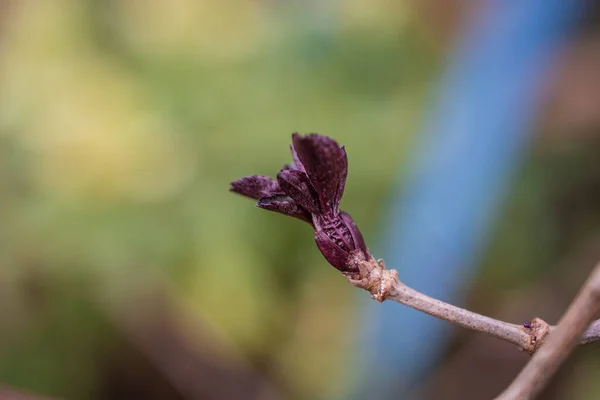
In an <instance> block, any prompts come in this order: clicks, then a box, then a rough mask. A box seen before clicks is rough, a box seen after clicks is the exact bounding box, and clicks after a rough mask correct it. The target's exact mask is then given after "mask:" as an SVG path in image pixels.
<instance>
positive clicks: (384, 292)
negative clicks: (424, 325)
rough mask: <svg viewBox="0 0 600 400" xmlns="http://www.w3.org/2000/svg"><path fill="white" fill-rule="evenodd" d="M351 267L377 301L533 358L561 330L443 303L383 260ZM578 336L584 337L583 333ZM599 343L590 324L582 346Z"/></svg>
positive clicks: (353, 261) (598, 331) (355, 260)
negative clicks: (401, 277)
mask: <svg viewBox="0 0 600 400" xmlns="http://www.w3.org/2000/svg"><path fill="white" fill-rule="evenodd" d="M348 263H349V266H350V267H352V269H356V268H358V270H359V271H360V272H359V273H358V274H357V275H355V276H352V275H348V276H347V278H348V281H349V282H350V283H351V284H352V285H354V286H356V287H359V288H362V289H365V290H367V291H368V292H370V293H371V297H373V298H374V299H375V300H377V301H379V302H382V301H384V300H393V301H397V302H398V303H401V304H404V305H406V306H409V307H411V308H414V309H415V310H418V311H421V312H424V313H426V314H429V315H432V316H434V317H436V318H439V319H443V320H445V321H448V322H450V323H452V324H455V325H458V326H461V327H463V328H467V329H470V330H473V331H475V332H480V333H483V334H486V335H489V336H492V337H495V338H497V339H501V340H504V341H506V342H509V343H512V344H514V345H516V346H518V347H519V348H520V349H522V350H524V351H527V352H528V353H529V354H533V353H534V352H535V351H536V350H537V349H538V348H539V347H540V346H541V345H542V343H544V341H545V339H546V337H549V335H548V334H549V333H550V332H554V331H555V330H556V329H558V328H557V327H552V326H550V325H549V324H548V323H546V322H545V321H543V320H542V319H540V318H534V319H533V320H532V321H531V322H527V323H525V324H524V325H515V324H511V323H508V322H504V321H500V320H497V319H494V318H490V317H486V316H484V315H481V314H477V313H474V312H471V311H468V310H465V309H464V308H460V307H456V306H453V305H451V304H448V303H444V302H443V301H440V300H437V299H434V298H432V297H429V296H427V295H425V294H423V293H421V292H419V291H417V290H415V289H412V288H410V287H408V286H407V285H405V284H404V283H402V282H401V281H400V280H399V279H398V272H397V271H396V270H393V269H392V270H389V269H386V267H385V264H384V262H383V260H378V261H376V260H375V259H374V258H370V259H368V260H366V259H365V258H364V256H362V254H359V253H355V254H352V255H351V257H350V259H349V261H348ZM588 322H589V321H588ZM579 334H580V336H581V331H579ZM598 340H600V320H599V321H596V322H594V323H593V324H591V325H590V326H589V328H588V330H587V331H586V332H585V333H584V334H583V335H582V336H581V344H588V343H592V342H595V341H598Z"/></svg>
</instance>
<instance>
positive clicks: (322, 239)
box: [315, 231, 351, 272]
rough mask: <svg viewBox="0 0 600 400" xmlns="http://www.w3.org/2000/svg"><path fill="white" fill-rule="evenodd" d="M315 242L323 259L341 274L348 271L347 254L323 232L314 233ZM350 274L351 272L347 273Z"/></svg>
mask: <svg viewBox="0 0 600 400" xmlns="http://www.w3.org/2000/svg"><path fill="white" fill-rule="evenodd" d="M315 242H316V243H317V247H318V248H319V250H320V251H321V254H323V257H325V259H326V260H327V261H328V262H329V264H331V265H333V266H334V267H335V268H337V269H338V270H340V271H342V272H346V271H348V268H347V266H346V261H347V260H348V252H347V251H345V250H344V249H342V248H341V247H340V246H338V245H337V244H335V243H334V242H333V240H331V238H330V237H329V236H327V234H326V233H325V232H323V231H317V232H315ZM349 272H351V271H349Z"/></svg>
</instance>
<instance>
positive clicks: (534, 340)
mask: <svg viewBox="0 0 600 400" xmlns="http://www.w3.org/2000/svg"><path fill="white" fill-rule="evenodd" d="M521 329H522V330H523V332H525V333H526V334H527V335H529V340H528V341H527V343H526V345H525V346H524V347H523V350H525V351H526V352H528V353H529V354H533V353H535V351H536V350H537V349H538V348H539V347H540V346H541V345H542V344H543V343H544V341H545V340H546V338H547V337H548V334H549V333H550V325H549V324H548V323H547V322H546V321H544V320H543V319H541V318H537V317H536V318H534V319H532V320H531V321H527V322H525V323H524V324H523V327H522V328H521Z"/></svg>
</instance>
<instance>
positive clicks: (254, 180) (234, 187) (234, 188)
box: [229, 175, 284, 200]
mask: <svg viewBox="0 0 600 400" xmlns="http://www.w3.org/2000/svg"><path fill="white" fill-rule="evenodd" d="M229 191H231V192H234V193H238V194H241V195H242V196H246V197H250V198H251V199H254V200H259V199H261V198H263V197H269V196H276V195H282V194H284V193H283V191H281V188H280V187H279V184H278V183H277V181H276V180H275V179H273V178H270V177H268V176H262V175H253V176H246V177H244V178H240V179H236V180H235V181H233V182H231V187H230V188H229Z"/></svg>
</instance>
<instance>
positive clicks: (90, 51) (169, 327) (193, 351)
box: [0, 0, 600, 399]
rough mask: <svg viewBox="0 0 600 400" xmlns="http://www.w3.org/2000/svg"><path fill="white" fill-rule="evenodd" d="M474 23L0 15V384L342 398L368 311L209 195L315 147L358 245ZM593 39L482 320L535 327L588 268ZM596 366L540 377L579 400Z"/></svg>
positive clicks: (479, 292) (303, 229)
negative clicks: (450, 57) (295, 141)
mask: <svg viewBox="0 0 600 400" xmlns="http://www.w3.org/2000/svg"><path fill="white" fill-rule="evenodd" d="M475 3H477V2H475V1H471V2H469V1H462V2H459V1H455V2H448V5H444V6H440V7H433V6H431V4H432V2H431V1H427V2H423V4H419V5H416V4H415V3H411V2H393V1H385V0H377V1H373V0H371V1H367V0H352V1H348V2H341V3H339V4H335V7H336V12H335V13H332V12H331V11H330V10H329V9H328V7H334V3H333V2H323V3H319V2H311V4H310V7H307V6H306V5H303V6H300V5H299V4H297V3H294V2H285V1H274V0H273V1H262V2H261V1H236V2H232V1H211V0H202V1H193V0H175V1H167V0H146V1H140V0H124V1H116V0H110V1H102V0H85V1H76V0H45V1H32V0H29V1H21V2H0V7H1V9H0V15H1V18H0V21H1V29H0V227H1V229H0V238H1V239H0V382H2V384H4V385H8V386H12V387H17V388H22V389H26V390H29V391H31V392H36V393H39V394H42V395H47V396H51V397H56V398H65V399H137V398H140V399H141V398H143V399H178V398H190V399H197V398H210V399H217V398H222V399H227V398H265V399H269V398H298V399H309V398H333V397H335V396H343V394H344V393H345V391H347V390H348V387H350V386H351V385H352V380H351V377H352V375H351V371H352V369H353V367H352V363H353V362H355V360H352V359H351V357H350V356H349V354H351V351H350V350H351V349H352V348H353V345H354V344H355V340H356V329H355V327H356V322H357V318H358V315H359V312H358V311H357V308H356V305H357V304H358V301H359V299H360V298H359V296H361V295H362V296H364V295H365V294H364V293H359V292H358V291H357V290H356V289H354V288H352V287H350V286H349V285H348V284H347V283H346V282H345V279H342V278H341V277H340V275H339V274H338V273H337V272H336V271H335V270H334V269H333V268H330V267H329V266H328V265H327V264H326V262H325V261H324V260H323V259H322V257H321V255H320V254H319V252H318V251H317V249H316V248H315V246H314V243H313V239H312V235H311V232H310V229H309V228H308V227H307V226H305V224H301V223H299V222H297V221H293V220H289V219H288V218H282V217H281V216H279V215H274V214H273V215H272V214H271V213H266V212H263V211H261V210H258V209H256V208H255V207H253V204H252V202H250V201H248V200H245V199H242V198H240V197H238V196H234V195H232V194H230V193H229V192H228V184H229V182H230V181H231V180H233V179H235V178H238V177H241V176H244V175H249V174H264V175H271V176H273V175H274V174H275V173H276V172H277V171H278V169H279V168H280V167H281V166H282V165H283V164H285V163H287V162H289V160H290V155H289V151H288V144H289V142H290V135H291V133H292V132H294V131H299V132H320V133H323V134H326V135H329V136H332V137H334V138H335V139H336V140H338V141H339V142H340V143H341V144H344V145H346V149H347V151H348V157H349V160H350V171H349V180H348V183H347V186H346V195H345V198H344V200H343V204H342V206H343V208H344V209H346V210H348V211H350V212H351V213H352V216H353V217H354V219H355V220H356V222H357V223H358V225H359V226H360V227H361V230H362V231H363V233H364V234H365V237H366V238H367V242H368V243H371V247H373V246H375V244H376V243H377V228H378V226H379V223H380V221H381V220H382V218H385V216H384V215H382V213H383V206H384V204H385V198H386V196H387V195H388V194H389V192H390V188H391V184H392V182H393V181H394V180H395V179H396V178H397V177H398V175H399V173H400V172H401V170H402V168H403V160H404V159H405V157H406V155H407V154H408V152H409V151H410V149H411V145H412V143H413V142H414V139H415V138H414V136H413V135H414V134H413V133H414V132H415V131H416V130H417V128H418V127H419V124H420V119H421V117H422V116H423V115H424V112H425V111H426V109H427V107H426V106H427V104H428V103H427V101H428V100H430V98H431V93H432V87H434V85H435V81H436V79H437V75H438V74H437V71H438V70H439V68H440V67H441V66H443V62H441V61H440V60H443V56H444V54H445V49H446V48H447V45H448V43H449V42H450V41H451V39H452V37H453V35H454V34H455V32H456V30H457V29H458V27H459V26H460V24H459V20H460V16H463V15H465V14H466V13H468V12H469V10H471V9H472V7H474V4H475ZM592 26H595V25H593V24H592ZM595 37H596V36H594V35H593V31H592V33H587V31H586V36H585V37H584V36H582V38H584V39H582V40H581V43H580V42H577V43H574V44H573V45H572V46H571V47H569V48H567V49H566V50H565V56H564V62H562V63H561V64H560V68H557V72H556V74H555V76H554V77H553V80H552V82H553V83H552V84H550V85H549V87H550V89H549V90H548V94H547V98H548V100H547V106H546V107H545V110H544V112H543V115H542V117H541V118H540V121H541V122H540V128H539V131H540V133H539V137H540V138H543V140H539V141H537V143H536V145H535V148H534V150H533V152H532V155H531V157H530V159H529V160H528V161H527V162H526V164H525V165H524V166H523V168H522V169H521V172H520V176H519V177H518V179H517V182H516V183H515V187H514V189H513V191H512V195H511V199H510V200H509V201H508V205H507V207H506V210H505V215H504V216H503V218H502V223H501V224H500V226H499V227H498V230H497V233H496V235H495V240H494V243H493V244H492V246H491V248H490V250H489V252H488V253H489V254H488V257H487V261H486V263H485V265H484V266H483V269H482V272H481V275H480V277H479V278H478V279H477V280H476V281H475V282H473V284H472V295H471V296H470V298H471V300H470V301H471V306H472V307H473V308H476V309H477V310H478V311H489V312H497V311H498V310H499V309H501V310H504V311H503V312H504V314H505V316H506V319H510V320H513V321H517V322H518V321H520V319H523V320H525V319H529V318H531V317H533V316H534V315H538V314H543V313H546V314H544V315H543V316H544V317H546V316H547V318H548V319H549V320H550V321H552V318H556V317H558V316H559V315H560V312H561V310H562V309H564V307H565V306H566V304H568V302H569V300H570V298H571V296H572V295H573V294H574V293H575V291H576V290H577V288H578V286H579V284H580V282H582V280H583V278H584V277H585V276H586V274H587V271H588V270H589V268H591V266H592V265H593V263H594V261H595V258H594V257H597V256H598V255H600V252H599V251H598V249H599V248H600V202H599V200H600V187H599V183H600V168H599V166H600V161H599V160H598V157H597V154H598V148H599V147H598V140H597V139H596V137H597V132H598V125H599V124H598V116H599V115H600V110H598V103H600V101H598V100H599V99H598V96H599V95H598V93H600V91H594V90H593V88H598V87H599V86H598V82H597V79H598V78H597V77H596V76H595V75H594V74H592V73H589V74H588V80H587V81H586V80H585V79H584V78H582V77H581V75H585V74H578V77H579V78H578V79H580V81H581V80H583V82H580V81H577V85H578V86H576V87H574V85H575V83H573V81H572V80H571V79H568V77H570V76H572V68H577V67H579V68H586V69H585V71H588V70H590V71H594V70H596V71H597V69H595V68H600V62H599V60H598V57H597V56H595V57H592V56H589V54H590V52H589V51H588V50H589V48H590V47H591V48H593V49H597V46H598V41H597V40H596V41H594V40H595V39H594V38H595ZM586 46H588V47H586ZM582 49H583V50H582ZM596 53H597V52H596ZM581 54H583V55H581ZM594 54H595V53H594ZM582 59H583V60H584V61H585V63H584V66H581V65H582V61H581V60H582ZM561 68H562V69H561ZM565 71H567V72H565ZM569 71H571V72H569ZM590 82H591V83H590ZM594 85H596V86H594ZM582 93H583V94H582ZM582 96H583V99H582ZM586 96H587V97H586ZM582 107H583V110H582ZM590 110H591V111H590ZM575 265H577V266H578V267H577V268H575V267H574V266H575ZM511 302H512V303H511ZM522 303H526V304H527V305H528V306H527V307H526V308H525V309H523V308H522V307H520V306H519V305H520V304H522ZM543 307H546V308H543ZM474 340H475V339H474V338H473V337H472V336H469V335H468V334H466V333H464V332H457V339H456V341H455V343H454V345H453V347H452V349H451V350H450V351H449V354H448V357H447V360H448V361H447V364H444V365H441V366H440V370H439V373H438V374H437V375H436V376H437V377H434V378H432V379H433V381H432V382H431V385H432V386H435V387H438V388H443V387H444V382H447V381H448V380H450V381H451V380H452V379H453V378H451V377H452V371H461V368H462V367H464V368H469V366H470V367H471V368H472V367H473V364H472V363H473V362H472V361H469V360H472V358H469V354H470V353H468V352H467V353H464V351H467V350H461V349H464V348H465V346H466V344H465V343H467V342H469V343H470V342H473V341H474ZM477 340H479V339H477ZM482 340H487V339H482ZM486 343H487V342H486ZM467 348H469V347H468V346H467ZM590 349H591V348H590ZM461 351H463V353H461ZM475 353H477V352H475ZM597 353H598V351H597V350H590V351H588V352H587V353H586V355H580V358H584V359H583V361H581V362H579V364H577V365H579V367H578V368H579V369H577V371H579V372H578V374H576V375H574V374H567V376H566V377H562V378H561V377H559V378H558V380H557V382H558V383H557V384H560V382H565V383H564V384H562V385H563V386H561V387H563V389H561V390H563V393H568V396H569V397H564V398H571V399H575V398H581V399H584V398H591V397H585V395H584V396H583V397H582V395H580V394H579V395H578V394H577V393H586V394H589V393H591V392H590V390H593V389H594V388H590V382H589V380H587V379H584V378H583V377H585V376H590V375H596V374H597V372H598V363H597V362H595V363H594V362H592V361H586V360H588V359H589V360H596V359H597V358H592V357H596V356H597V355H598V354H597ZM457 354H458V355H460V357H459V356H456V355H457ZM594 354H595V355H594ZM517 357H518V355H517ZM586 357H587V358H586ZM457 358H458V361H457V360H456V359H457ZM460 360H463V362H462V363H461V362H460ZM576 360H577V359H576ZM574 362H575V361H574ZM453 363H454V364H453ZM456 363H458V365H455V364H456ZM516 363H517V364H516V365H517V366H516V367H515V368H517V370H518V366H519V365H520V364H519V363H522V359H518V360H517V361H516ZM463 364H464V365H463ZM444 368H446V369H448V368H450V370H451V371H450V372H448V371H446V372H444V371H445V369H444ZM507 370H509V371H513V370H511V369H510V368H508V367H507ZM509 373H511V374H512V373H513V372H509ZM444 374H445V375H444ZM586 374H587V375H586ZM454 379H458V378H454ZM596 386H597V384H596ZM440 390H441V389H440ZM595 390H597V391H600V387H596V388H595ZM431 396H433V397H432V398H436V397H435V395H431ZM577 396H579V397H577ZM437 398H439V397H437ZM457 398H460V397H457ZM463 398H464V397H463Z"/></svg>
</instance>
